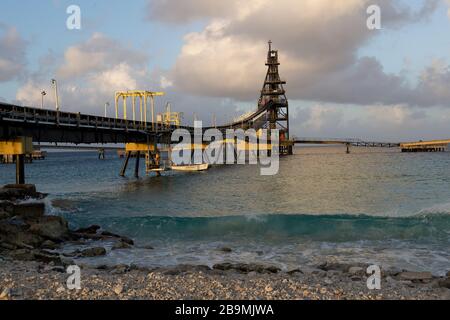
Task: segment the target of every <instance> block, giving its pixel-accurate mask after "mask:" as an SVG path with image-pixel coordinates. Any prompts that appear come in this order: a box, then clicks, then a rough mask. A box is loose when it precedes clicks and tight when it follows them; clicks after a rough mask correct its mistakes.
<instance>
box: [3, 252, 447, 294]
mask: <svg viewBox="0 0 450 320" xmlns="http://www.w3.org/2000/svg"><path fill="white" fill-rule="evenodd" d="M0 261H1V263H0V274H1V278H0V288H1V293H0V297H1V299H13V300H16V299H39V300H41V299H57V300H60V299H76V300H77V299H83V300H84V299H95V300H97V299H108V300H109V299H125V300H129V299H131V300H133V299H150V300H154V299H156V300H175V299H182V300H185V299H188V300H197V299H199V300H204V299H224V300H230V299H233V300H234V299H238V300H241V299H249V300H280V299H282V300H284V299H287V300H321V299H324V300H329V299H333V300H346V299H352V300H353V299H356V300H360V299H361V300H385V299H401V300H404V299H411V300H415V299H433V300H434V299H439V300H448V299H450V289H448V287H449V283H450V278H449V277H447V278H445V277H440V278H438V277H431V278H429V277H428V275H427V274H424V273H404V272H403V273H401V272H400V273H399V272H398V271H390V272H385V273H384V274H383V277H382V282H381V290H369V289H367V286H366V278H365V276H363V275H362V272H361V271H360V269H356V268H354V269H353V270H352V272H353V273H351V272H349V271H342V270H331V269H330V270H328V271H325V270H320V269H315V270H311V269H310V270H308V271H301V269H299V270H297V271H296V272H291V273H285V272H278V273H271V272H269V271H265V270H262V271H259V272H257V271H250V272H244V271H239V270H236V269H232V270H219V269H210V268H208V267H206V266H178V267H174V268H164V269H154V270H146V269H139V268H136V267H133V266H131V267H128V266H116V267H114V268H110V269H101V270H99V269H93V268H88V267H83V268H82V269H81V289H80V290H69V289H68V288H67V285H66V282H67V278H68V277H69V274H67V273H66V270H65V268H64V267H61V266H54V265H52V264H50V265H48V264H42V263H39V262H35V261H28V262H23V261H21V262H18V261H14V260H10V259H5V258H1V260H0ZM241 267H242V266H241ZM336 267H338V266H336ZM341 267H343V266H341ZM216 268H217V266H216ZM248 270H251V266H250V267H249V268H248ZM355 271H359V272H355ZM408 279H411V280H408Z"/></svg>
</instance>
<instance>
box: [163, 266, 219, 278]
mask: <svg viewBox="0 0 450 320" xmlns="http://www.w3.org/2000/svg"><path fill="white" fill-rule="evenodd" d="M210 270H211V268H210V267H208V266H202V265H198V266H192V265H187V264H180V265H177V266H174V267H169V268H163V269H161V270H160V271H162V273H163V274H165V275H170V276H175V275H179V274H183V273H186V272H190V271H202V272H208V271H210Z"/></svg>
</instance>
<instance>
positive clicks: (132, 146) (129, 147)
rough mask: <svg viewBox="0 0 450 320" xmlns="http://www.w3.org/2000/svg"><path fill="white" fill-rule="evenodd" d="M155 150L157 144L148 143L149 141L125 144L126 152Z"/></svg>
mask: <svg viewBox="0 0 450 320" xmlns="http://www.w3.org/2000/svg"><path fill="white" fill-rule="evenodd" d="M148 150H150V151H155V146H154V145H152V144H150V145H148V144H147V143H134V142H131V143H127V144H125V151H126V152H129V151H131V152H135V151H139V152H146V151H148Z"/></svg>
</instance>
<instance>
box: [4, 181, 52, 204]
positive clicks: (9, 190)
mask: <svg viewBox="0 0 450 320" xmlns="http://www.w3.org/2000/svg"><path fill="white" fill-rule="evenodd" d="M45 196H46V195H45V194H43V193H39V192H36V186H34V185H32V184H24V185H16V184H9V185H6V186H4V187H2V188H0V200H12V201H15V200H23V199H28V198H34V199H42V198H44V197H45Z"/></svg>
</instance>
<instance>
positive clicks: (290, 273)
mask: <svg viewBox="0 0 450 320" xmlns="http://www.w3.org/2000/svg"><path fill="white" fill-rule="evenodd" d="M286 273H287V274H289V275H294V274H297V273H301V274H303V271H302V270H300V269H298V268H297V269H293V270H289V271H288V272H286Z"/></svg>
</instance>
